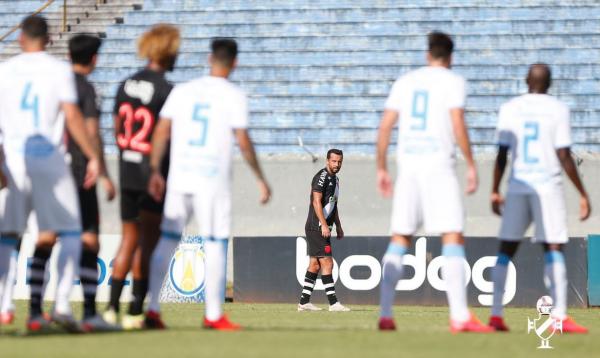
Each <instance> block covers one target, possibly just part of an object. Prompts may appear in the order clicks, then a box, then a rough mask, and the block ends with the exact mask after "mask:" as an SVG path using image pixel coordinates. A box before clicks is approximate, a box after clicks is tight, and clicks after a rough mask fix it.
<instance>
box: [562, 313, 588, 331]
mask: <svg viewBox="0 0 600 358" xmlns="http://www.w3.org/2000/svg"><path fill="white" fill-rule="evenodd" d="M562 333H575V334H586V333H588V329H587V328H585V327H584V326H581V325H579V324H577V322H575V320H574V319H573V318H571V317H569V316H567V318H565V319H563V320H562Z"/></svg>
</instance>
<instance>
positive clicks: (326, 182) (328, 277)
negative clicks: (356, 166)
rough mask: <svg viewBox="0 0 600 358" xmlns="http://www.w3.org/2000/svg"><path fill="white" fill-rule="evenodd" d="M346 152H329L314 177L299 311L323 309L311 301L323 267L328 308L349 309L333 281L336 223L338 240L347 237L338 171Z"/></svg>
mask: <svg viewBox="0 0 600 358" xmlns="http://www.w3.org/2000/svg"><path fill="white" fill-rule="evenodd" d="M343 159H344V153H342V151H341V150H339V149H330V150H329V151H328V152H327V165H326V166H325V168H323V169H321V170H319V171H318V172H317V174H315V176H314V177H313V179H312V183H311V189H310V204H309V206H308V217H307V218H306V224H305V227H304V230H305V232H306V243H307V254H308V256H309V257H310V261H309V263H308V268H307V270H306V275H305V277H304V284H303V286H302V295H301V296H300V303H298V311H320V310H321V308H319V307H317V306H315V305H313V304H312V303H310V297H311V295H312V291H313V289H314V288H315V284H316V282H317V276H318V274H319V271H321V280H322V281H323V285H324V286H325V293H326V294H327V300H328V301H329V310H330V311H336V312H347V311H350V309H349V308H348V307H345V306H343V305H342V304H341V303H340V302H339V301H338V299H337V297H336V295H335V287H334V282H333V276H332V272H333V258H332V257H331V256H332V249H331V231H332V230H333V224H335V231H336V234H337V238H338V240H341V239H343V238H344V229H342V223H341V221H340V216H339V211H338V198H339V195H340V179H339V178H338V177H337V175H336V174H337V173H339V171H340V170H341V169H342V161H343Z"/></svg>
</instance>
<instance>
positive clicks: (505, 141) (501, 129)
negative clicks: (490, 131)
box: [496, 105, 513, 146]
mask: <svg viewBox="0 0 600 358" xmlns="http://www.w3.org/2000/svg"><path fill="white" fill-rule="evenodd" d="M508 117H509V115H508V108H507V107H506V105H503V106H501V107H500V112H499V113H498V124H497V125H496V141H497V144H498V145H501V146H510V144H511V138H512V136H513V135H512V134H511V130H510V127H509V125H508V123H509V118H508Z"/></svg>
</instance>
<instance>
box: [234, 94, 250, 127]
mask: <svg viewBox="0 0 600 358" xmlns="http://www.w3.org/2000/svg"><path fill="white" fill-rule="evenodd" d="M230 123H231V127H232V128H238V129H243V128H248V97H247V96H246V94H245V93H244V92H241V91H240V93H239V94H238V96H237V99H236V103H234V104H233V106H232V107H231V122H230Z"/></svg>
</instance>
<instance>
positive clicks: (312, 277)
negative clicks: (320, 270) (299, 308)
mask: <svg viewBox="0 0 600 358" xmlns="http://www.w3.org/2000/svg"><path fill="white" fill-rule="evenodd" d="M315 282H317V274H316V273H314V272H310V271H306V275H305V276H304V286H303V287H302V296H300V304H301V305H305V304H307V303H308V302H310V296H311V295H312V291H313V289H314V288H315Z"/></svg>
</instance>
